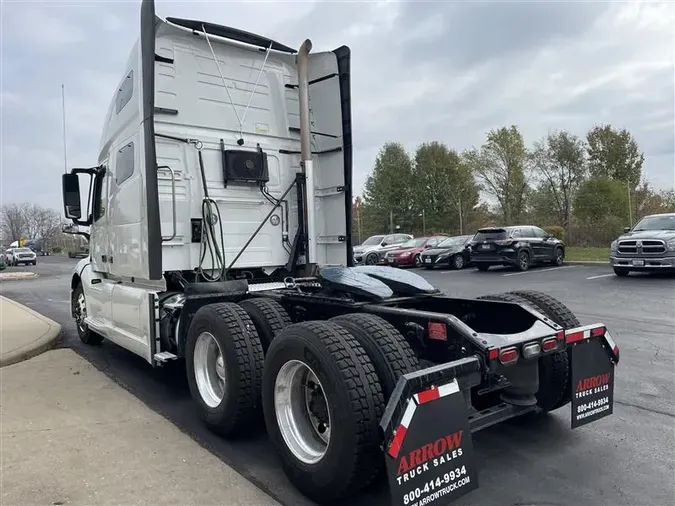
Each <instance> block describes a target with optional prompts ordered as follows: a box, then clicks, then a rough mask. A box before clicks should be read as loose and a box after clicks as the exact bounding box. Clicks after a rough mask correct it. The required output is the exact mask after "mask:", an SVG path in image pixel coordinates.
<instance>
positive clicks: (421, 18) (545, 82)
mask: <svg viewBox="0 0 675 506" xmlns="http://www.w3.org/2000/svg"><path fill="white" fill-rule="evenodd" d="M1 8H2V83H1V87H0V91H1V92H2V104H1V105H2V110H1V114H2V181H1V185H2V190H1V198H2V202H3V203H6V202H19V201H24V200H30V201H34V202H37V203H40V204H42V205H45V206H51V207H54V208H58V209H60V208H61V196H60V192H61V189H60V174H61V172H62V171H63V148H62V129H61V83H65V86H66V108H67V132H68V162H69V166H71V167H72V166H91V165H94V164H95V163H96V160H97V153H98V148H99V138H100V130H101V126H102V121H103V116H104V114H105V112H106V110H107V107H108V104H109V101H110V98H111V97H112V93H113V91H114V90H115V88H116V86H117V84H118V82H119V80H120V78H121V77H122V75H123V73H124V72H125V68H124V65H125V63H126V59H127V57H128V54H129V50H130V49H131V46H132V44H133V43H134V41H135V39H136V38H137V36H138V29H139V19H140V17H139V9H140V1H138V2H136V1H134V2H120V1H109V2H104V1H103V2H102V1H96V2H94V1H90V2H76V1H71V2H68V3H67V4H60V3H57V2H29V1H23V2H8V1H7V0H3V1H2V7H1ZM157 14H158V15H159V16H160V17H167V16H177V17H188V18H193V19H202V20H208V21H212V22H215V23H220V24H224V25H229V26H235V27H239V28H243V29H245V30H248V31H253V32H257V33H260V34H262V35H266V36H268V37H270V38H274V39H277V40H279V41H280V42H282V43H285V44H287V45H291V46H294V47H297V46H299V44H300V43H301V42H302V40H303V39H304V38H307V37H309V38H311V39H312V41H313V44H314V47H315V50H330V49H334V48H335V47H337V46H340V45H342V44H346V45H349V46H350V47H351V48H352V58H353V61H352V97H353V123H354V129H353V130H354V146H355V150H354V170H355V175H354V184H355V193H357V194H358V193H360V191H361V189H362V186H363V183H364V181H365V178H366V176H367V174H368V172H369V171H370V169H371V167H372V166H373V162H374V159H375V156H376V154H377V151H378V149H379V147H380V146H381V145H382V144H383V143H384V142H387V141H400V142H403V143H404V144H405V146H406V147H407V148H408V149H410V150H414V148H415V146H416V145H417V144H419V143H421V142H424V141H431V140H438V141H443V142H445V143H447V144H448V145H449V146H452V147H454V148H456V149H458V150H460V149H464V148H467V147H471V146H473V145H476V146H477V145H480V144H481V143H482V141H483V140H484V138H485V132H486V131H487V130H489V129H490V128H497V127H500V126H504V125H510V124H516V125H518V126H519V127H520V128H521V131H522V132H523V134H524V135H525V137H526V141H527V142H528V144H531V143H532V142H533V141H534V140H536V139H537V138H539V137H541V136H543V135H545V134H546V133H547V132H548V131H549V130H552V129H559V128H564V129H568V130H571V131H572V132H574V133H577V134H579V135H584V134H585V132H586V131H587V130H588V128H590V127H592V126H593V125H594V124H596V123H606V122H609V123H611V124H612V125H614V126H616V127H626V128H628V129H629V130H630V131H631V132H632V133H633V134H634V135H635V137H636V138H637V140H638V142H639V144H640V147H641V148H642V149H643V150H644V152H645V165H644V168H645V175H646V178H647V179H648V180H649V181H650V182H651V183H653V184H654V185H655V186H657V187H660V188H673V186H674V185H675V169H674V167H675V157H674V152H675V149H674V148H675V142H674V117H675V99H674V84H673V83H674V78H675V72H674V66H673V59H674V26H675V2H667V1H666V2H662V3H656V2H651V3H647V2H636V3H629V2H617V3H609V2H590V1H589V2H572V1H569V2H559V3H552V2H536V3H535V2H519V3H515V2H513V3H512V2H500V3H485V2H480V3H479V2H466V3H464V2H463V3H460V2H421V1H419V0H416V1H414V2H411V3H404V2H388V1H386V2H367V3H355V2H351V3H348V2H322V1H318V2H277V3H243V2H242V3H237V2H218V3H216V2H211V3H198V2H168V1H158V2H157Z"/></svg>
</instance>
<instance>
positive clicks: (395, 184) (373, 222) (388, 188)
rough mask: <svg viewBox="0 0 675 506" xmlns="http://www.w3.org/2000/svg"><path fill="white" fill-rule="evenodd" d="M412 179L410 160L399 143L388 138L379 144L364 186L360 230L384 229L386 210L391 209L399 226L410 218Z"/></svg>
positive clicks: (412, 197)
mask: <svg viewBox="0 0 675 506" xmlns="http://www.w3.org/2000/svg"><path fill="white" fill-rule="evenodd" d="M412 183H413V164H412V161H411V159H410V156H409V155H408V153H407V152H406V151H405V149H404V147H403V145H401V144H400V143H395V142H390V143H387V144H385V145H384V146H382V148H381V149H380V152H379V153H378V155H377V159H376V160H375V167H374V168H373V172H372V173H371V174H370V176H368V179H367V180H366V184H365V187H364V194H363V197H364V206H363V207H364V209H363V218H364V222H365V223H363V224H362V225H365V226H364V232H365V231H366V230H368V231H369V232H371V231H378V232H379V233H383V232H385V231H388V230H389V228H390V213H393V217H394V225H397V224H400V225H401V226H402V227H403V226H405V224H410V223H412V222H413V221H414V213H415V211H414V209H413V208H414V197H415V190H414V187H413V185H412ZM364 235H365V233H364Z"/></svg>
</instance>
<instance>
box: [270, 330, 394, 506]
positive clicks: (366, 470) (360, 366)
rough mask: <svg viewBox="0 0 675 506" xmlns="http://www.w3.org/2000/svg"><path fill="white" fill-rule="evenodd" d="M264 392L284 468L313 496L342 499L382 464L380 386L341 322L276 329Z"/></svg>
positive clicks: (277, 448) (272, 433)
mask: <svg viewBox="0 0 675 506" xmlns="http://www.w3.org/2000/svg"><path fill="white" fill-rule="evenodd" d="M262 400H263V411H264V414H265V424H266V426H267V433H268V435H269V438H270V440H271V441H272V444H273V445H274V447H275V448H276V450H277V452H278V454H279V456H280V460H281V464H282V467H283V469H284V472H285V473H286V475H287V476H288V478H289V479H290V481H291V482H292V483H293V484H294V485H295V486H296V487H297V488H298V489H299V490H300V491H301V492H302V493H303V494H305V495H306V496H307V497H309V498H310V499H312V500H314V501H317V502H321V503H324V502H328V501H336V500H340V499H343V498H345V497H347V496H350V495H352V494H354V493H356V492H358V491H359V490H361V489H362V488H363V487H365V486H366V485H368V484H369V483H370V482H371V481H372V480H373V478H374V477H375V476H376V475H377V474H378V473H379V471H380V470H381V468H382V465H383V461H384V459H383V458H382V452H381V450H380V448H379V437H378V422H379V420H380V417H381V416H382V413H383V411H384V398H383V396H382V389H381V386H380V383H379V381H378V378H377V374H376V372H375V368H374V367H373V364H372V363H371V361H370V359H369V358H368V355H367V353H366V351H365V350H364V349H363V347H362V346H361V345H360V344H359V342H358V341H357V340H356V339H355V338H354V337H353V336H352V335H351V334H350V333H349V332H348V331H347V330H345V329H344V328H342V327H341V326H339V325H337V324H336V323H333V322H326V321H308V322H302V323H296V324H293V325H290V326H288V327H286V328H285V329H284V330H282V331H281V332H280V333H279V334H277V336H276V337H275V338H274V340H273V341H272V343H271V344H270V347H269V348H268V350H267V355H266V357H265V369H264V373H263V391H262Z"/></svg>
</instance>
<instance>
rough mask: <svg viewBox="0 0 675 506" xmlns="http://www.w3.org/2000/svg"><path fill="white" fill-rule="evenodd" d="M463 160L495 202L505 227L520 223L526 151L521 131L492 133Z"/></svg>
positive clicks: (508, 130) (507, 129)
mask: <svg viewBox="0 0 675 506" xmlns="http://www.w3.org/2000/svg"><path fill="white" fill-rule="evenodd" d="M464 159H465V161H466V163H467V164H468V165H469V166H470V167H471V168H472V170H473V171H474V173H475V174H476V175H477V176H478V178H479V179H480V181H481V182H482V189H483V190H484V191H485V192H486V193H487V194H488V195H490V196H492V197H493V198H495V199H496V201H497V204H498V207H499V212H500V214H501V216H502V220H503V224H504V225H512V224H514V223H515V222H517V221H518V220H519V219H520V217H521V216H522V215H523V213H524V211H525V198H526V195H527V189H528V184H527V178H526V177H525V170H526V166H527V162H528V154H527V149H526V148H525V141H524V139H523V136H522V134H521V133H520V132H519V131H518V127H516V126H515V125H512V126H511V127H502V128H500V129H498V130H490V131H489V132H488V134H487V142H486V143H485V144H483V146H481V148H480V149H479V150H476V149H472V150H470V151H468V152H467V153H465V156H464Z"/></svg>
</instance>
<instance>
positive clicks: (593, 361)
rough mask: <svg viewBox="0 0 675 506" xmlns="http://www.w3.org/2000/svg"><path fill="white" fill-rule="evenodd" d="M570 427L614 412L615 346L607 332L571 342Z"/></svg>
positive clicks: (616, 356)
mask: <svg viewBox="0 0 675 506" xmlns="http://www.w3.org/2000/svg"><path fill="white" fill-rule="evenodd" d="M569 353H571V358H572V375H571V380H572V381H571V382H570V388H571V389H572V402H571V408H572V417H571V418H572V428H573V429H576V428H577V427H581V426H583V425H586V424H589V423H591V422H595V421H597V420H600V419H601V418H604V417H606V416H609V415H611V414H612V413H613V412H614V368H615V365H616V362H617V361H618V347H616V345H614V343H613V341H612V339H611V337H610V336H609V333H607V334H606V335H605V336H603V337H600V338H594V339H580V340H578V341H576V342H574V343H573V344H572V345H571V350H569Z"/></svg>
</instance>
